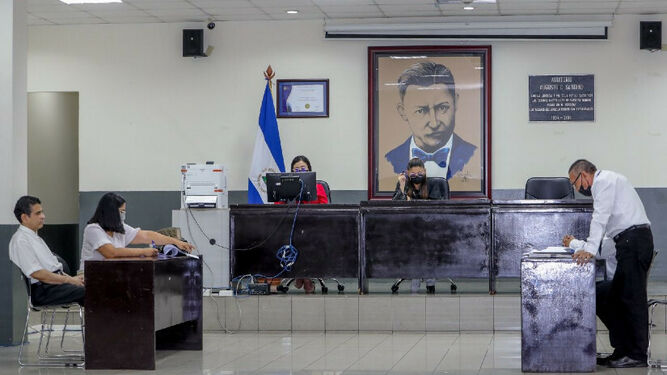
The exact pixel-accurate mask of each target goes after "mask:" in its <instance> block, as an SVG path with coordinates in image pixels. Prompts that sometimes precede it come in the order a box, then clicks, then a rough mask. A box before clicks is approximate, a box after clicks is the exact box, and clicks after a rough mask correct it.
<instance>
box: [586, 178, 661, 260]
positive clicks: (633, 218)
mask: <svg viewBox="0 0 667 375" xmlns="http://www.w3.org/2000/svg"><path fill="white" fill-rule="evenodd" d="M591 192H592V193H593V218H592V219H591V228H590V231H589V233H588V238H587V239H586V244H585V245H584V246H583V249H584V250H586V251H587V252H589V253H591V254H593V255H595V254H597V253H598V247H599V246H600V241H602V238H603V237H604V236H605V235H606V236H607V237H609V238H614V236H616V235H617V234H619V233H621V232H622V231H624V230H626V229H628V228H629V227H631V226H633V225H640V224H650V222H649V220H648V217H646V211H645V210H644V205H643V204H642V201H641V200H640V199H639V195H638V194H637V191H636V190H635V188H633V187H632V185H630V182H628V179H627V178H625V176H623V175H621V174H618V173H616V172H612V171H605V170H599V171H597V172H595V178H594V179H593V186H592V187H591Z"/></svg>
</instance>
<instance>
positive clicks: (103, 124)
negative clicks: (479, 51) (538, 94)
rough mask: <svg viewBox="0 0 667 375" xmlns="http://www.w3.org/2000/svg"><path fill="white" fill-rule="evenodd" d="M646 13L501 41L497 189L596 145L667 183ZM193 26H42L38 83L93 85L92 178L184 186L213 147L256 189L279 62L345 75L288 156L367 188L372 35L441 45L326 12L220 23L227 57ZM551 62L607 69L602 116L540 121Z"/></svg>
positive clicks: (99, 184)
mask: <svg viewBox="0 0 667 375" xmlns="http://www.w3.org/2000/svg"><path fill="white" fill-rule="evenodd" d="M640 19H643V18H640V17H634V16H622V17H617V18H616V20H615V21H614V26H613V27H612V28H611V29H610V32H609V35H610V40H608V41H577V42H570V41H562V42H558V41H537V42H518V41H516V42H514V41H510V42H506V41H498V42H492V43H491V44H492V45H493V52H492V69H493V70H492V72H493V85H492V87H493V92H492V93H493V99H492V101H493V103H492V104H493V110H492V124H493V127H492V132H493V135H492V142H493V143H492V144H493V154H492V158H493V160H492V163H493V177H492V180H493V188H522V187H523V185H524V182H525V180H526V178H527V177H529V176H534V175H564V174H565V173H566V170H567V167H568V166H569V164H570V163H571V161H573V160H574V159H576V158H578V157H582V156H583V157H588V158H590V159H591V160H592V161H594V162H596V163H597V164H598V165H599V166H600V167H601V168H610V169H614V170H617V171H620V172H623V173H625V174H626V175H628V177H630V179H631V181H632V182H633V183H634V184H635V185H636V186H667V173H660V170H661V168H662V164H664V161H665V160H667V151H666V150H665V149H664V148H663V147H662V143H664V141H663V139H664V138H665V136H666V135H667V133H665V130H663V126H664V124H665V120H663V118H665V117H667V116H665V109H664V106H662V105H661V104H662V103H661V102H662V99H663V98H667V77H666V75H667V54H665V53H649V52H646V51H640V50H639V35H638V34H639V20H640ZM650 19H657V20H662V21H667V16H654V17H651V18H650ZM192 26H195V27H202V26H203V25H198V24H196V25H192V24H189V25H186V24H149V25H90V26H35V27H31V28H30V33H29V56H28V89H29V91H78V92H80V123H79V126H80V132H79V134H80V142H79V148H80V154H79V160H80V173H81V175H80V186H79V188H80V190H81V191H96V190H177V189H178V183H179V180H178V174H179V172H178V169H179V168H178V167H179V166H180V164H181V163H182V162H187V161H204V160H215V161H217V162H222V163H224V164H226V165H227V166H228V170H229V174H230V175H229V178H228V181H229V188H230V189H231V190H245V189H246V187H247V173H248V170H249V163H250V157H251V154H252V150H251V148H252V145H253V142H254V139H255V133H256V131H257V115H258V112H259V105H260V100H261V95H262V92H263V85H264V80H263V77H262V71H263V70H264V69H265V68H266V66H267V65H268V64H271V65H272V66H273V68H274V69H275V70H276V72H277V76H276V78H278V79H281V78H283V79H284V78H329V79H330V81H331V87H330V90H331V91H330V96H331V102H330V107H331V117H330V118H329V119H309V120H302V119H279V120H278V123H279V126H280V131H281V137H282V142H283V151H284V155H285V160H286V161H287V162H289V160H290V159H291V158H292V157H293V156H294V155H297V154H306V155H308V156H309V157H310V159H311V161H312V163H313V166H314V168H315V169H316V170H317V171H318V176H319V177H321V178H323V179H326V180H327V181H329V184H330V185H331V186H332V189H336V190H339V189H343V190H365V189H366V186H367V126H368V124H367V85H368V83H367V50H366V47H367V46H369V45H383V44H384V45H389V44H399V43H400V44H434V42H432V41H427V42H423V41H421V42H420V41H416V42H375V41H326V40H324V39H323V33H322V25H321V22H310V21H308V22H305V21H304V22H243V23H236V22H226V23H225V22H220V23H218V27H216V29H215V30H213V31H212V32H209V31H208V30H206V38H207V40H206V42H207V43H208V44H212V45H214V46H215V47H216V49H215V51H214V54H213V56H211V57H208V58H205V59H196V60H193V59H192V58H183V57H181V56H180V54H181V30H182V29H183V28H184V27H192ZM435 44H455V43H452V42H441V43H437V42H436V43H435ZM472 44H488V43H484V42H473V43H472ZM549 73H556V74H561V73H562V74H568V73H592V74H595V82H596V97H595V100H596V122H595V123H563V124H561V123H559V124H545V123H529V122H528V75H531V74H549ZM640 163H642V164H641V165H640Z"/></svg>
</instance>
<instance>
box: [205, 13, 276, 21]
mask: <svg viewBox="0 0 667 375" xmlns="http://www.w3.org/2000/svg"><path fill="white" fill-rule="evenodd" d="M216 18H218V17H216ZM219 19H220V20H221V21H266V20H271V17H270V16H268V15H266V14H258V15H237V16H232V17H225V16H222V17H220V18H219Z"/></svg>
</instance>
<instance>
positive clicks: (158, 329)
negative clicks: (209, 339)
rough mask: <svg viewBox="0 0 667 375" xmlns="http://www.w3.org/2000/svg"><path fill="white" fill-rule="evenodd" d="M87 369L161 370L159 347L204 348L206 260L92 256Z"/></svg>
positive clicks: (89, 264) (88, 279) (87, 301)
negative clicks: (157, 360) (157, 363)
mask: <svg viewBox="0 0 667 375" xmlns="http://www.w3.org/2000/svg"><path fill="white" fill-rule="evenodd" d="M84 277H85V284H86V297H85V305H86V306H85V310H84V311H85V322H86V328H85V330H86V332H85V337H86V340H85V346H84V350H85V357H86V368H87V369H155V350H156V349H171V350H201V349H202V261H201V259H193V258H189V257H178V258H170V259H158V258H120V259H105V260H99V261H86V264H85V276H84Z"/></svg>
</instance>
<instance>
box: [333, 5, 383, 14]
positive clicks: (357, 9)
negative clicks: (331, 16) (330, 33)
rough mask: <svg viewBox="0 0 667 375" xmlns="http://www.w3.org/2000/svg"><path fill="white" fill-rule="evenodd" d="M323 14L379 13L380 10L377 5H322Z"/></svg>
mask: <svg viewBox="0 0 667 375" xmlns="http://www.w3.org/2000/svg"><path fill="white" fill-rule="evenodd" d="M320 9H322V11H323V12H327V13H328V12H339V13H340V12H343V13H356V12H379V11H380V8H379V7H378V6H377V5H357V6H355V7H350V6H338V5H326V6H325V5H322V6H320Z"/></svg>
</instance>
